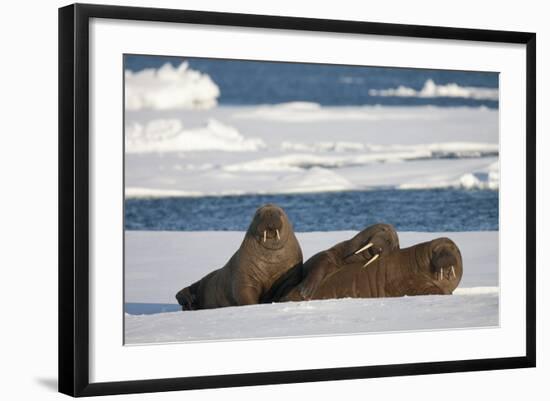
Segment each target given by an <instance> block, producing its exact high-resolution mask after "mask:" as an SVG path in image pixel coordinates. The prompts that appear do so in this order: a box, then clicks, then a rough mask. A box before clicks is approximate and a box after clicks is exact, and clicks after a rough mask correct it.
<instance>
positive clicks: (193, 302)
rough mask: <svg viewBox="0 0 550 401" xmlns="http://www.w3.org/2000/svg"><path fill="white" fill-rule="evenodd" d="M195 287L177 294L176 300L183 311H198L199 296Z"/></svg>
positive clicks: (186, 288) (187, 288)
mask: <svg viewBox="0 0 550 401" xmlns="http://www.w3.org/2000/svg"><path fill="white" fill-rule="evenodd" d="M195 290H196V288H194V286H193V285H192V286H189V287H185V288H184V289H182V290H180V291H179V292H178V293H177V294H176V299H177V300H178V303H179V304H180V305H181V310H195V309H197V295H196V293H195Z"/></svg>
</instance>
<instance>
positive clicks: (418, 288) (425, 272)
mask: <svg viewBox="0 0 550 401" xmlns="http://www.w3.org/2000/svg"><path fill="white" fill-rule="evenodd" d="M384 267H385V268H386V269H389V277H391V278H392V279H391V280H390V283H389V285H388V286H387V287H388V291H389V292H390V293H392V294H393V295H394V296H403V295H428V294H452V293H453V291H454V290H455V288H456V287H458V284H459V283H460V280H461V279H462V256H461V254H460V250H459V249H458V247H457V246H456V244H455V243H454V242H453V241H452V240H450V239H449V238H437V239H434V240H432V241H428V242H424V243H421V244H417V245H414V246H412V247H410V248H407V249H404V250H403V251H402V252H401V254H397V253H396V254H395V257H393V256H392V257H390V258H389V260H386V263H385V266H384Z"/></svg>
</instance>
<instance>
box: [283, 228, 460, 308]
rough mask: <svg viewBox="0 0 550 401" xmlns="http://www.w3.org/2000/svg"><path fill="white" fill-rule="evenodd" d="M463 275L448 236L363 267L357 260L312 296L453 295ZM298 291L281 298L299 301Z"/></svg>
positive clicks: (338, 272)
mask: <svg viewBox="0 0 550 401" xmlns="http://www.w3.org/2000/svg"><path fill="white" fill-rule="evenodd" d="M461 278H462V256H461V254H460V250H459V249H458V247H457V246H456V244H455V243H454V242H453V241H451V240H450V239H449V238H438V239H434V240H432V241H429V242H424V243H421V244H417V245H414V246H411V247H409V248H405V249H399V250H395V251H393V252H391V253H389V254H387V255H385V256H384V257H383V258H379V259H378V260H376V261H375V262H373V263H371V264H369V265H368V266H366V267H365V266H364V263H363V262H362V261H361V262H356V263H353V264H350V265H347V266H346V268H344V269H339V270H337V271H336V272H335V273H334V274H332V275H330V276H328V277H326V278H325V279H324V280H323V281H322V282H321V283H320V284H319V286H318V287H317V289H316V290H315V291H314V293H313V294H312V296H311V299H330V298H381V297H400V296H405V295H429V294H442V295H444V294H445V295H447V294H452V292H453V291H454V289H455V288H456V287H457V286H458V284H459V282H460V280H461ZM302 299H303V298H302V296H301V294H300V292H299V291H297V290H293V291H291V292H289V293H288V294H287V295H286V296H285V297H284V298H283V299H282V300H284V301H301V300H302Z"/></svg>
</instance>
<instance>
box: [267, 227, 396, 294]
mask: <svg viewBox="0 0 550 401" xmlns="http://www.w3.org/2000/svg"><path fill="white" fill-rule="evenodd" d="M396 249H399V237H398V236H397V232H396V231H395V228H394V227H393V226H391V225H390V224H382V223H378V224H374V225H372V226H369V227H367V228H365V229H363V230H362V231H360V232H359V233H357V234H356V235H355V236H354V237H353V238H351V239H349V240H346V241H343V242H340V243H338V244H336V245H334V246H333V247H331V248H329V249H326V250H324V251H321V252H319V253H317V254H315V255H313V256H312V257H311V258H309V259H308V260H307V261H306V262H305V263H304V264H303V266H302V267H301V268H297V269H295V270H294V271H290V272H289V273H288V274H287V275H286V276H283V277H282V279H281V280H280V282H277V283H275V284H274V286H273V288H272V289H271V291H270V292H271V294H270V296H266V299H264V300H263V301H264V302H279V301H285V300H286V297H287V296H288V297H290V299H296V298H301V299H302V300H307V299H310V298H311V297H312V295H313V294H314V293H315V291H316V290H317V287H318V286H319V285H320V284H321V282H323V280H324V279H325V278H326V277H328V276H330V275H332V274H334V273H335V272H337V271H338V270H339V269H342V268H346V267H347V266H350V265H354V264H358V263H360V264H363V266H365V267H366V266H368V265H369V264H371V263H373V262H375V261H376V260H377V259H378V258H379V257H383V256H384V255H386V254H388V253H389V252H392V251H394V250H396Z"/></svg>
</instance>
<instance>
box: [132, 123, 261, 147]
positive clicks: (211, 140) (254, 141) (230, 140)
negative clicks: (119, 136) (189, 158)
mask: <svg viewBox="0 0 550 401" xmlns="http://www.w3.org/2000/svg"><path fill="white" fill-rule="evenodd" d="M264 147H265V144H264V142H263V141H262V140H261V139H258V138H248V139H245V138H244V137H243V136H242V135H241V134H240V133H239V132H238V131H237V130H236V129H235V128H233V127H229V126H227V125H225V124H223V123H221V122H219V121H217V120H215V119H210V120H208V122H207V123H206V125H205V126H203V127H198V128H193V129H188V130H185V129H183V123H182V121H181V120H177V119H167V120H163V119H157V120H151V121H149V122H147V124H145V125H142V124H140V123H137V122H133V123H130V124H127V126H126V136H125V151H126V152H127V153H147V152H192V151H205V150H219V151H226V152H246V151H254V150H258V149H261V148H264Z"/></svg>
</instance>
